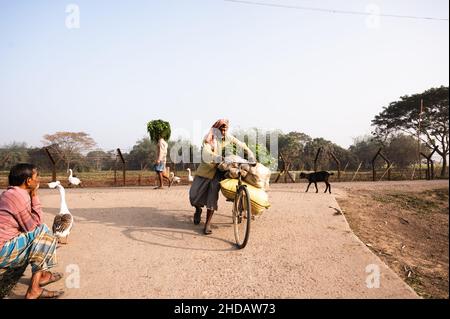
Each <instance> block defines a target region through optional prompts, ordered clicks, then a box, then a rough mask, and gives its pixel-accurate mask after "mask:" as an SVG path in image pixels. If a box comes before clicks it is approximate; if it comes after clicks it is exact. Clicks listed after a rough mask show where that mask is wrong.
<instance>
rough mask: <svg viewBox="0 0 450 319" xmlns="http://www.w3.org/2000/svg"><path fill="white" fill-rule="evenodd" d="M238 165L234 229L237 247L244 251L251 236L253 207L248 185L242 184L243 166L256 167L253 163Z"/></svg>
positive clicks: (234, 202) (240, 163) (234, 201)
mask: <svg viewBox="0 0 450 319" xmlns="http://www.w3.org/2000/svg"><path fill="white" fill-rule="evenodd" d="M235 164H238V178H237V180H238V184H237V185H236V194H235V196H234V200H233V211H232V217H233V228H234V238H235V240H236V245H237V247H238V248H239V249H243V248H244V247H245V246H246V245H247V242H248V239H249V236H250V223H251V220H252V206H251V199H250V193H249V191H248V189H247V185H245V184H243V183H242V175H241V166H242V165H244V164H247V165H250V166H255V165H256V163H253V162H235Z"/></svg>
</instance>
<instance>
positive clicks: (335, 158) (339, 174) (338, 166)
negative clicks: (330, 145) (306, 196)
mask: <svg viewBox="0 0 450 319" xmlns="http://www.w3.org/2000/svg"><path fill="white" fill-rule="evenodd" d="M330 155H331V157H332V158H333V159H334V161H335V162H336V164H337V169H338V181H339V182H340V181H341V162H340V161H339V160H338V159H337V157H336V156H335V155H334V153H333V152H331V151H330ZM346 168H347V166H346Z"/></svg>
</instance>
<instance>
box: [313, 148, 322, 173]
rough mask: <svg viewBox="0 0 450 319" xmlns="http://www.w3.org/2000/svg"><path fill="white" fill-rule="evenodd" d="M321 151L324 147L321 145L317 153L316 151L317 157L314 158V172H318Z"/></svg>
mask: <svg viewBox="0 0 450 319" xmlns="http://www.w3.org/2000/svg"><path fill="white" fill-rule="evenodd" d="M321 151H322V148H321V147H319V149H318V150H317V153H316V158H315V159H314V172H317V160H318V159H319V155H320V152H321Z"/></svg>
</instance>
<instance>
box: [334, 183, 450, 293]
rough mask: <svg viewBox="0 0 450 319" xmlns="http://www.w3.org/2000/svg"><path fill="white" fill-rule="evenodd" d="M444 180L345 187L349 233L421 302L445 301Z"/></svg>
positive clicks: (341, 196) (340, 194)
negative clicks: (426, 299)
mask: <svg viewBox="0 0 450 319" xmlns="http://www.w3.org/2000/svg"><path fill="white" fill-rule="evenodd" d="M448 187H449V184H448V180H443V181H414V182H411V181H404V182H402V183H398V182H393V183H383V184H382V185H378V184H371V183H343V184H339V187H338V188H337V189H336V199H337V201H338V203H339V205H340V206H341V208H342V209H343V212H344V214H345V217H346V219H347V221H348V222H349V224H350V227H351V229H352V230H353V232H354V233H355V234H356V235H357V236H358V237H359V238H360V239H361V240H362V241H363V242H364V243H367V244H368V247H369V248H370V250H371V251H373V252H374V253H375V254H377V255H378V256H379V257H380V258H381V259H382V260H383V261H384V262H385V263H386V264H387V265H388V266H389V267H390V268H391V269H392V270H394V271H395V272H396V273H397V274H398V275H399V276H400V277H401V278H402V279H403V280H404V281H405V282H406V283H407V284H409V285H410V286H411V287H412V288H413V289H414V290H415V291H416V292H417V293H418V294H419V295H420V296H422V297H423V298H439V299H441V298H442V299H448V296H449V293H448V292H449V281H448V279H449V236H448V235H449V233H448V230H449V228H448V227H449V206H448V189H449V188H448Z"/></svg>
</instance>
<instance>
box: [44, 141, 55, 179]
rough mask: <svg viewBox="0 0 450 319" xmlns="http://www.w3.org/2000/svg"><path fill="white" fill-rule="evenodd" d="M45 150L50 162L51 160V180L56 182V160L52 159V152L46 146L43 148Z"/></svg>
mask: <svg viewBox="0 0 450 319" xmlns="http://www.w3.org/2000/svg"><path fill="white" fill-rule="evenodd" d="M45 152H46V153H47V155H48V158H49V159H50V162H52V182H56V162H55V160H54V159H53V156H52V154H50V151H49V149H48V147H46V148H45Z"/></svg>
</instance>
